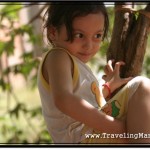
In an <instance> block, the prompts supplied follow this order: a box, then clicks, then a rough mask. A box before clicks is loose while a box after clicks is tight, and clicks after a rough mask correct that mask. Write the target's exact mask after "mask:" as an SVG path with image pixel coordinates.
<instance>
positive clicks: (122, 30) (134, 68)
mask: <svg viewBox="0 0 150 150" xmlns="http://www.w3.org/2000/svg"><path fill="white" fill-rule="evenodd" d="M137 13H139V14H137ZM149 26H150V5H149V4H148V5H147V6H146V7H145V9H144V10H140V11H135V10H133V9H132V2H130V3H125V2H124V3H121V4H119V5H118V4H117V2H116V4H115V19H114V27H113V33H112V39H111V42H110V46H109V48H108V51H107V61H108V60H110V59H114V60H115V62H117V61H124V62H125V65H124V66H122V67H121V71H120V76H121V77H123V78H124V77H129V76H133V77H135V76H138V75H140V73H141V71H142V65H143V59H144V55H145V51H146V45H147V37H148V33H149ZM113 65H114V64H113Z"/></svg>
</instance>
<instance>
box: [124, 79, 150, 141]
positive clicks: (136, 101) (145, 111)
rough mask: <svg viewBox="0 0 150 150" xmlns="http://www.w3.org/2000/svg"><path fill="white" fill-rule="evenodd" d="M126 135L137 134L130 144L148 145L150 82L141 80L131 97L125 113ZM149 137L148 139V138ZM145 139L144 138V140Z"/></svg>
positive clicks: (149, 130) (149, 133)
mask: <svg viewBox="0 0 150 150" xmlns="http://www.w3.org/2000/svg"><path fill="white" fill-rule="evenodd" d="M126 121H127V122H126V123H127V133H129V134H134V135H135V134H138V137H139V138H138V139H134V138H131V139H129V142H131V143H150V80H149V79H147V78H142V80H141V83H140V85H139V87H138V89H137V90H136V92H135V93H134V95H133V96H132V97H131V99H130V101H129V105H128V112H127V120H126ZM148 136H149V137H148ZM144 137H145V138H144Z"/></svg>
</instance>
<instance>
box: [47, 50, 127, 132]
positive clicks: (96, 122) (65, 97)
mask: <svg viewBox="0 0 150 150" xmlns="http://www.w3.org/2000/svg"><path fill="white" fill-rule="evenodd" d="M72 65H73V64H72V61H71V59H70V57H69V56H68V54H66V53H65V52H62V51H56V52H51V53H50V55H48V56H47V59H46V61H45V64H44V68H46V69H47V71H46V72H45V71H44V73H45V76H47V77H48V81H49V84H50V86H51V90H52V96H53V99H54V101H55V105H56V106H57V108H58V109H59V110H60V111H62V112H63V113H65V114H66V115H68V116H70V117H72V118H74V119H75V120H78V121H80V122H82V123H84V124H86V125H87V126H89V127H92V128H94V129H97V130H99V131H100V132H106V133H123V132H125V124H124V123H123V122H122V121H119V120H116V119H114V118H113V117H111V116H108V115H105V114H103V113H102V112H99V111H98V110H97V109H96V108H94V107H93V106H92V105H91V104H89V103H88V102H87V101H86V100H84V99H81V98H80V97H77V96H75V95H74V94H73V86H72V71H71V70H72V67H73V66H72Z"/></svg>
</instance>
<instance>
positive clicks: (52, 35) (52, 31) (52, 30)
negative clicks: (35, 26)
mask: <svg viewBox="0 0 150 150" xmlns="http://www.w3.org/2000/svg"><path fill="white" fill-rule="evenodd" d="M56 31H57V30H56V28H55V27H53V26H51V27H50V28H49V29H48V34H49V37H50V39H51V40H52V41H54V40H55V38H56Z"/></svg>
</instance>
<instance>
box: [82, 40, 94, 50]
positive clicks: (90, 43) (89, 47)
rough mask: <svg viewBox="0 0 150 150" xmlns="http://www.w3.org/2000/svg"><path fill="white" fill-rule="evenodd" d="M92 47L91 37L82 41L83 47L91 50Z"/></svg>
mask: <svg viewBox="0 0 150 150" xmlns="http://www.w3.org/2000/svg"><path fill="white" fill-rule="evenodd" d="M92 48H93V41H92V40H91V39H85V41H84V49H85V50H91V49H92Z"/></svg>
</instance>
